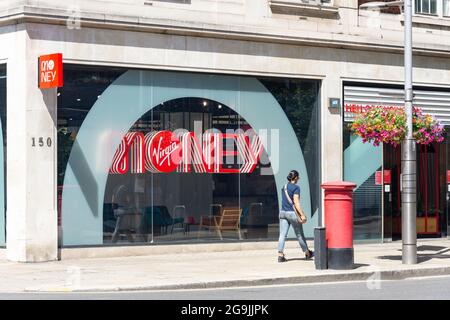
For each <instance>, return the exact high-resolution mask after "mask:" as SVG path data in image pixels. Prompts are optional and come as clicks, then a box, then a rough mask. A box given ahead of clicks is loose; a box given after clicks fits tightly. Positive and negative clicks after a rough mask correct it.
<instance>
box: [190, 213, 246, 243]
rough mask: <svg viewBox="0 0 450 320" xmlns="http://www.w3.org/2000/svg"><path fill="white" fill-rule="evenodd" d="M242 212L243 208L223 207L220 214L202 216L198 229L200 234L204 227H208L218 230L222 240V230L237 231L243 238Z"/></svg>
mask: <svg viewBox="0 0 450 320" xmlns="http://www.w3.org/2000/svg"><path fill="white" fill-rule="evenodd" d="M241 214H242V209H241V208H223V209H222V210H221V212H220V215H218V216H201V217H200V225H199V229H198V231H199V235H200V232H201V230H202V228H206V229H208V230H215V231H217V233H218V234H219V238H220V240H223V237H222V231H236V232H237V234H238V236H239V240H242V236H241Z"/></svg>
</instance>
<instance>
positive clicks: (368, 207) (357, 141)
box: [344, 122, 383, 241]
mask: <svg viewBox="0 0 450 320" xmlns="http://www.w3.org/2000/svg"><path fill="white" fill-rule="evenodd" d="M348 125H349V123H348V122H344V180H345V181H351V182H354V183H356V189H355V192H354V194H353V232H354V238H355V240H360V241H364V240H369V241H380V240H381V238H382V225H381V224H382V218H381V217H382V212H383V211H382V201H381V192H382V187H381V185H380V183H377V181H376V175H377V171H378V172H381V167H382V160H383V159H382V147H381V146H378V147H375V146H373V145H371V144H369V143H363V142H362V139H361V138H359V137H357V136H354V135H352V134H351V132H350V130H349V127H348Z"/></svg>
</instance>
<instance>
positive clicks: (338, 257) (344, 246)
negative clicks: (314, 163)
mask: <svg viewBox="0 0 450 320" xmlns="http://www.w3.org/2000/svg"><path fill="white" fill-rule="evenodd" d="M321 187H322V188H323V189H324V190H325V209H324V213H325V230H326V231H325V232H326V239H327V248H328V250H327V251H328V268H330V269H338V270H347V269H353V190H354V189H355V188H356V184H354V183H351V182H345V181H338V182H326V183H323V184H322V185H321Z"/></svg>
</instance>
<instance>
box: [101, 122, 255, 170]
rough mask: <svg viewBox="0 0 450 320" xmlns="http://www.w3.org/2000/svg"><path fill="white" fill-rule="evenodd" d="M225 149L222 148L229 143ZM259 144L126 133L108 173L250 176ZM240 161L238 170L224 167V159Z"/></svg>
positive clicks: (244, 138)
mask: <svg viewBox="0 0 450 320" xmlns="http://www.w3.org/2000/svg"><path fill="white" fill-rule="evenodd" d="M229 139H231V140H232V142H233V144H232V145H233V146H236V148H234V147H233V148H232V150H229V149H227V148H226V147H225V145H226V146H230V143H228V144H224V141H226V140H229ZM262 150H263V145H262V142H261V140H260V138H259V137H258V135H256V134H255V135H251V136H250V135H247V134H244V133H242V134H240V133H233V134H230V133H226V134H224V133H205V134H203V139H202V143H200V141H199V139H198V138H197V137H196V135H195V134H194V133H193V132H183V133H179V134H175V133H173V132H172V131H153V132H149V133H147V134H145V135H144V134H143V133H141V132H136V131H135V132H128V133H127V134H126V135H125V136H124V137H123V139H122V141H121V143H120V146H119V148H118V149H117V150H116V152H115V153H114V157H113V162H112V165H111V168H110V170H109V172H110V173H112V174H125V173H127V172H131V173H144V172H146V171H147V172H152V173H168V172H173V171H177V172H191V171H192V170H193V171H194V172H198V173H251V172H253V171H254V170H255V168H256V166H257V164H258V162H259V159H260V157H261V153H262ZM229 156H233V157H236V158H238V159H240V163H239V168H225V167H224V163H223V160H224V157H229Z"/></svg>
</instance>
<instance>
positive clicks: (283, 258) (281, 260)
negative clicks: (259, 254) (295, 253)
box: [278, 256, 287, 262]
mask: <svg viewBox="0 0 450 320" xmlns="http://www.w3.org/2000/svg"><path fill="white" fill-rule="evenodd" d="M286 261H287V259H286V258H285V257H284V256H278V262H286Z"/></svg>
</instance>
